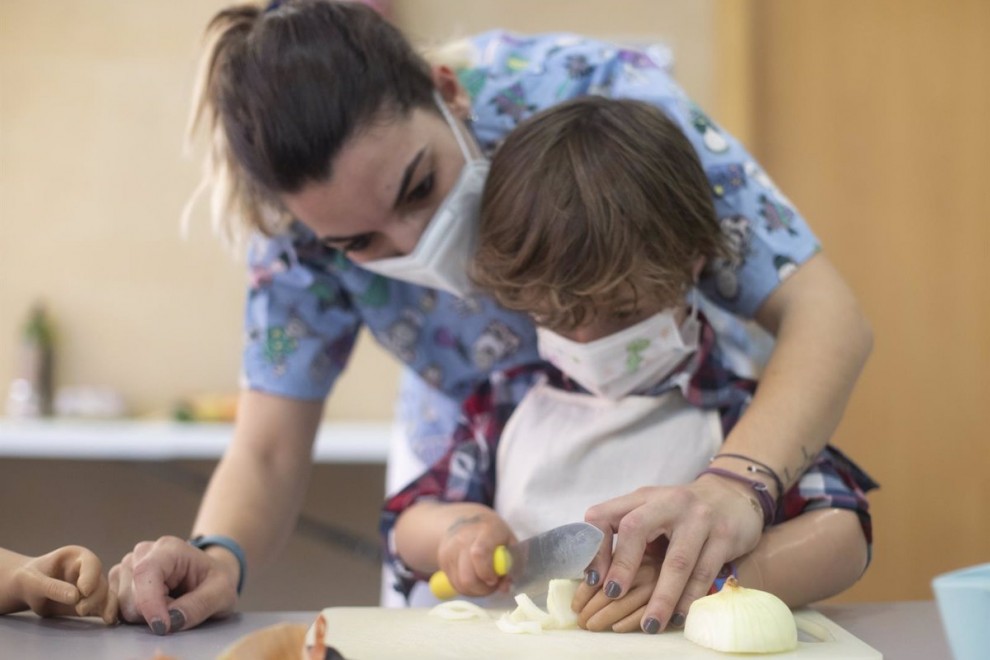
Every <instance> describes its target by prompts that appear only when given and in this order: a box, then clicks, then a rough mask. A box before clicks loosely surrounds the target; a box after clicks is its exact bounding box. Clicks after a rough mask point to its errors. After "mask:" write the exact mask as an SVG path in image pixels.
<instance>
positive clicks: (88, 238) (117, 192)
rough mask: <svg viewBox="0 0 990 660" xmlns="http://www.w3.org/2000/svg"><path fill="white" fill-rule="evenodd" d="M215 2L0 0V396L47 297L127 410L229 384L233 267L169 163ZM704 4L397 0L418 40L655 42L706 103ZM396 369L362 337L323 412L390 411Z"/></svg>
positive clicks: (79, 365)
mask: <svg viewBox="0 0 990 660" xmlns="http://www.w3.org/2000/svg"><path fill="white" fill-rule="evenodd" d="M225 4H227V3H225V2H219V1H216V0H209V1H205V2H204V1H202V0H170V1H169V2H131V1H129V0H60V1H59V2H57V3H45V2H3V3H0V394H2V395H5V393H6V384H7V382H8V380H9V379H10V378H11V377H12V376H13V375H14V371H15V369H16V351H15V344H16V341H17V337H18V335H17V328H18V326H19V325H20V323H21V322H22V320H23V316H24V314H25V313H26V311H27V309H28V307H29V306H30V304H31V302H32V301H34V300H36V299H44V300H45V301H47V303H48V304H49V305H50V307H51V309H52V312H53V313H54V315H55V317H56V320H57V322H58V326H59V330H60V335H59V338H60V345H59V354H58V374H57V377H58V381H59V382H60V383H62V384H78V383H90V384H101V385H112V386H114V387H117V388H119V389H120V390H121V391H122V392H123V393H124V394H125V395H126V397H127V399H128V400H129V401H130V402H131V403H132V405H133V407H134V408H135V409H136V410H137V411H138V412H148V411H154V410H161V409H164V408H166V407H168V405H169V404H170V402H171V401H173V400H174V399H175V398H176V397H178V396H181V395H188V394H194V393H199V392H213V391H232V390H234V389H235V388H236V382H237V371H238V362H239V355H240V347H241V336H240V327H241V313H242V304H243V277H242V268H241V265H240V264H239V263H238V262H236V261H234V260H232V259H231V258H230V257H229V256H228V255H227V254H226V253H225V252H224V251H223V250H222V248H221V247H220V246H219V244H218V242H217V241H216V240H214V239H213V237H212V236H211V234H210V231H209V229H208V226H207V219H206V215H205V212H203V209H200V213H199V214H198V215H197V216H196V218H195V220H196V222H195V223H194V227H193V231H192V232H191V236H190V238H189V240H187V241H183V240H181V239H180V237H179V232H178V220H177V219H178V215H179V211H180V209H181V208H182V205H183V203H184V202H185V200H186V197H187V195H188V194H189V192H190V191H191V190H192V189H193V187H194V185H195V183H196V179H197V172H198V166H197V164H196V163H195V162H194V161H192V160H187V159H183V158H182V156H181V143H182V131H183V127H184V123H185V117H186V108H187V103H188V99H189V94H190V91H189V89H190V83H191V81H192V77H193V71H194V68H195V59H196V56H197V54H198V44H199V38H200V35H201V33H202V30H203V28H204V27H205V25H206V22H207V21H208V19H209V17H210V16H211V15H212V14H213V13H214V11H216V10H217V9H218V8H220V7H222V6H224V5H225ZM712 7H713V1H712V0H706V1H704V2H698V1H697V0H677V1H673V0H666V1H653V0H627V1H626V2H609V3H604V2H597V1H595V0H573V1H570V0H569V1H564V0H559V1H558V0H553V1H551V0H545V1H543V2H532V1H529V0H512V1H506V0H492V1H487V2H482V1H473V2H455V1H453V0H405V1H402V0H400V1H399V2H395V3H394V8H395V15H396V18H397V20H398V22H399V23H400V24H402V25H405V26H407V27H408V29H409V32H410V34H412V35H414V36H415V37H416V38H418V39H421V40H423V41H436V40H441V39H445V38H448V37H451V36H454V35H455V34H456V35H463V34H466V33H470V32H473V31H478V30H483V29H489V28H492V27H498V26H504V27H508V28H512V29H517V30H522V31H539V30H575V31H579V32H587V33H594V34H600V35H604V36H615V37H623V38H635V39H640V38H643V39H647V40H653V39H663V40H665V41H667V42H668V43H670V44H671V45H672V46H673V47H674V48H675V50H676V51H677V54H678V57H679V61H680V63H679V64H678V72H679V75H680V76H681V78H682V79H683V81H684V84H685V86H686V87H687V88H688V90H689V91H690V92H691V93H692V94H693V95H694V96H695V97H696V98H697V99H698V100H699V101H700V102H701V103H702V104H703V105H712V104H713V103H714V102H715V101H714V96H715V95H714V92H713V87H714V84H713V48H712V40H713V34H712V31H713V20H714V19H713V9H712ZM397 371H398V370H397V367H396V366H395V364H394V362H393V361H392V360H391V358H390V357H388V356H385V355H383V354H382V353H380V352H379V351H378V350H377V347H375V346H374V345H373V343H372V342H370V341H368V340H367V339H365V340H364V341H363V342H362V344H361V346H360V348H359V350H358V352H357V355H356V356H355V358H354V362H353V363H352V368H351V369H349V370H348V373H347V375H346V376H345V378H346V381H345V382H343V383H342V386H341V387H339V388H338V389H337V392H336V394H335V396H334V397H332V399H331V404H330V406H329V414H331V415H334V416H337V417H350V418H387V417H389V416H390V415H391V410H392V401H393V399H394V392H395V387H394V382H395V377H396V374H397Z"/></svg>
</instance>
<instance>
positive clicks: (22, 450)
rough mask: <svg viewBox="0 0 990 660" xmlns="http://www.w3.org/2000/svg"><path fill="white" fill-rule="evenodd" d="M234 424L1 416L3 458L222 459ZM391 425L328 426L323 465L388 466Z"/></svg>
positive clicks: (320, 438)
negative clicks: (35, 418)
mask: <svg viewBox="0 0 990 660" xmlns="http://www.w3.org/2000/svg"><path fill="white" fill-rule="evenodd" d="M233 433H234V427H233V424H226V423H202V422H196V423H192V422H172V421H165V420H162V421H149V420H106V421H102V420H101V421H96V420H93V421H89V420H71V419H67V420H62V419H53V420H11V419H3V418H0V458H57V459H76V460H112V461H115V460H121V461H166V460H180V459H204V458H206V459H211V458H220V456H222V455H223V451H224V449H225V448H226V447H227V444H228V443H229V442H230V439H231V438H232V437H233ZM391 433H392V423H391V422H359V421H350V422H345V421H333V422H323V424H322V425H321V426H320V431H319V434H318V435H317V438H316V446H315V447H314V450H313V459H314V461H315V462H317V463H384V462H385V460H386V458H387V457H388V447H389V441H390V438H391Z"/></svg>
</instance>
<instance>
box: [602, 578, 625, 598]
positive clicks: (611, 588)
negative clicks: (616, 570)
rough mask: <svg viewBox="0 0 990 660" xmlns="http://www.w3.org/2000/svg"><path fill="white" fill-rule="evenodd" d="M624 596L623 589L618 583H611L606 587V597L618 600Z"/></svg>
mask: <svg viewBox="0 0 990 660" xmlns="http://www.w3.org/2000/svg"><path fill="white" fill-rule="evenodd" d="M621 594H622V587H620V586H619V583H618V582H614V581H613V582H609V583H608V584H606V585H605V595H606V596H608V597H609V598H618V597H619V596H620V595H621Z"/></svg>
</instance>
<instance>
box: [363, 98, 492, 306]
mask: <svg viewBox="0 0 990 660" xmlns="http://www.w3.org/2000/svg"><path fill="white" fill-rule="evenodd" d="M437 105H438V106H439V108H440V111H441V112H442V113H443V116H444V119H446V120H447V124H448V125H449V126H450V128H451V130H453V131H454V137H455V138H456V139H457V144H458V146H459V147H460V149H461V153H462V154H463V155H464V169H462V170H461V174H460V176H459V177H458V179H457V181H456V182H455V183H454V187H453V188H451V190H450V192H449V193H447V196H446V197H445V198H444V200H443V202H441V204H440V207H439V208H438V209H437V211H436V213H435V214H434V215H433V217H432V219H431V220H430V222H429V224H428V225H427V226H426V229H425V230H424V231H423V234H422V236H420V239H419V242H418V243H416V247H415V249H413V251H412V252H410V253H409V254H407V255H404V256H401V257H392V258H388V259H375V260H372V261H366V262H364V263H362V264H361V267H362V268H364V269H366V270H370V271H372V272H374V273H378V274H379V275H385V276H386V277H391V278H395V279H399V280H405V281H407V282H413V283H414V284H420V285H422V286H426V287H430V288H432V289H442V290H444V291H447V292H448V293H452V294H454V295H455V296H458V297H461V298H463V297H466V296H468V295H470V293H471V291H472V288H473V287H472V286H471V282H470V280H469V279H468V276H467V271H468V262H469V260H470V259H471V258H472V257H473V256H474V252H475V249H476V247H477V242H478V215H479V211H480V208H481V193H482V190H483V189H484V187H485V178H486V177H487V176H488V165H489V164H488V161H487V160H486V159H484V158H483V157H481V156H478V155H472V153H471V150H470V149H469V148H468V145H469V143H470V137H469V136H466V135H462V129H461V126H460V124H459V123H458V122H456V121H455V120H454V118H453V117H452V116H451V114H450V111H449V110H448V109H447V106H446V104H444V102H443V100H442V99H440V97H439V95H437Z"/></svg>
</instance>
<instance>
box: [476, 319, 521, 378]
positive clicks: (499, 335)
mask: <svg viewBox="0 0 990 660" xmlns="http://www.w3.org/2000/svg"><path fill="white" fill-rule="evenodd" d="M521 343H522V342H521V341H520V339H519V335H517V334H516V333H515V332H513V331H512V328H510V327H509V326H507V325H506V324H505V323H502V322H501V321H492V322H491V323H489V324H488V327H486V328H485V331H484V332H482V333H481V336H480V337H478V339H477V341H475V342H474V346H473V347H472V350H471V355H472V357H473V359H474V364H475V366H477V367H478V368H479V369H485V370H488V369H491V368H492V366H493V365H494V364H495V363H496V362H498V361H499V360H504V359H505V358H507V357H509V356H510V355H512V354H513V353H515V352H516V351H518V350H519V346H520V344H521Z"/></svg>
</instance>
